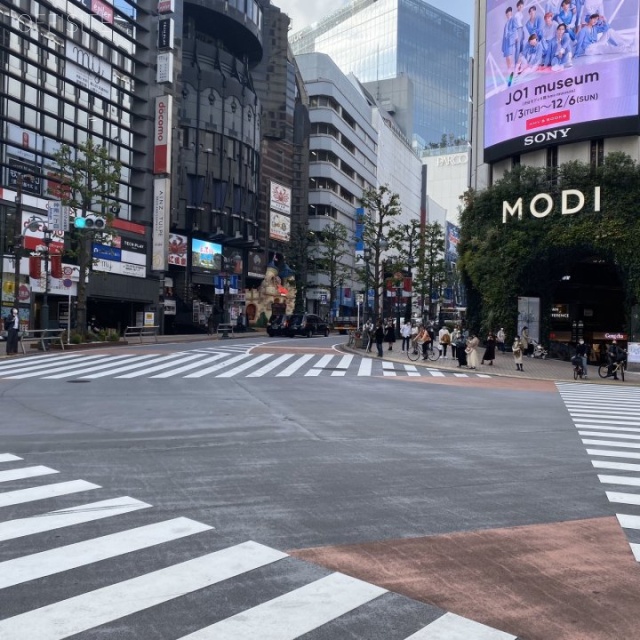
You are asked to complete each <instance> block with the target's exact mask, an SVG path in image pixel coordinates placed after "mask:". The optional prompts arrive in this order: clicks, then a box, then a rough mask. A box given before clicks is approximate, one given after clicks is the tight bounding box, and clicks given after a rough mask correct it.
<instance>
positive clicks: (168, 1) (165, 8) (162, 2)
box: [158, 0, 176, 14]
mask: <svg viewBox="0 0 640 640" xmlns="http://www.w3.org/2000/svg"><path fill="white" fill-rule="evenodd" d="M175 12H176V3H175V0H158V13H160V14H162V13H175Z"/></svg>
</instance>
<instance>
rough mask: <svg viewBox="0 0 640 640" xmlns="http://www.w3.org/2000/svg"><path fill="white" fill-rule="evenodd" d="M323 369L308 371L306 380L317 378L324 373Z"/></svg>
mask: <svg viewBox="0 0 640 640" xmlns="http://www.w3.org/2000/svg"><path fill="white" fill-rule="evenodd" d="M322 371H323V369H309V371H307V373H305V374H304V376H305V378H308V377H309V376H311V377H317V376H319V375H320V374H321V373H322Z"/></svg>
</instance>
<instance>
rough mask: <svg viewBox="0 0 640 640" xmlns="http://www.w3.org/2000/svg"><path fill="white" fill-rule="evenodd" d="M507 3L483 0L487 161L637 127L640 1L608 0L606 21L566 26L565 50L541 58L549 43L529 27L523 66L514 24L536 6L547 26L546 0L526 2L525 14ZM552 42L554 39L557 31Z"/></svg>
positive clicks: (539, 18) (537, 17) (629, 131)
mask: <svg viewBox="0 0 640 640" xmlns="http://www.w3.org/2000/svg"><path fill="white" fill-rule="evenodd" d="M508 4H509V3H506V2H503V1H502V0H487V3H486V11H487V13H486V16H485V24H486V32H485V35H486V38H485V42H486V50H485V59H484V78H485V86H484V114H485V115H484V117H485V120H484V147H485V149H484V160H485V162H493V161H495V160H498V159H500V158H503V157H506V156H509V155H513V154H518V153H524V152H526V151H532V150H534V149H536V148H539V147H545V146H547V145H549V144H558V143H562V142H576V141H578V140H584V139H588V138H590V137H596V136H601V135H602V132H603V131H606V132H607V135H610V136H614V135H623V134H625V133H627V134H636V135H637V133H638V122H637V117H638V75H639V58H638V53H637V46H638V18H639V13H640V3H638V2H620V3H616V4H615V10H614V5H613V3H611V5H610V6H609V5H607V7H608V8H606V9H604V11H605V15H606V22H605V21H604V19H602V20H601V19H600V18H598V19H597V20H595V21H594V22H593V23H592V24H587V25H586V26H583V27H582V28H581V29H580V31H579V32H578V33H577V35H576V36H575V37H569V34H566V35H567V38H566V41H565V42H564V43H563V47H562V48H564V49H565V50H566V53H561V54H560V56H556V57H555V58H552V59H550V60H548V59H547V60H545V58H544V57H541V58H540V61H539V62H538V57H537V56H540V53H541V50H542V49H543V47H545V46H546V45H544V44H543V43H537V42H536V44H535V45H532V44H529V43H528V41H527V40H528V34H529V31H528V30H527V29H524V33H525V36H526V39H525V41H524V43H523V46H524V51H523V53H521V54H520V57H519V61H518V66H516V61H515V55H514V51H515V47H516V46H517V45H516V38H517V33H518V28H517V24H518V23H519V24H520V25H522V24H523V23H527V21H528V20H529V17H530V16H529V15H528V14H529V13H530V11H529V10H530V9H531V8H533V9H534V11H535V10H536V9H537V14H534V17H535V20H536V21H537V22H538V23H539V24H540V28H541V30H542V31H543V32H544V23H543V20H544V12H543V7H544V3H540V4H538V5H536V4H531V3H527V8H525V9H524V12H523V15H522V16H517V15H516V13H517V6H516V3H515V2H514V3H512V4H511V5H510V6H511V11H508V10H507V8H508V7H507V5H508ZM557 4H558V3H556V5H557ZM579 4H580V3H578V5H579ZM572 6H574V5H573V3H572ZM583 6H584V3H583ZM600 6H602V5H600ZM574 11H575V8H574ZM600 13H602V11H600ZM520 20H521V21H520ZM551 24H555V23H553V22H552V23H551ZM520 31H522V29H520ZM543 38H544V35H543ZM551 42H552V44H553V43H554V42H555V33H554V39H553V41H551ZM549 46H551V45H549ZM528 47H533V49H528ZM562 48H559V49H555V47H554V48H553V49H552V50H561V49H562ZM569 53H571V54H572V55H571V57H569V55H568V54H569ZM527 60H531V63H530V64H529V63H528V62H527ZM541 65H542V67H541ZM605 121H606V122H605Z"/></svg>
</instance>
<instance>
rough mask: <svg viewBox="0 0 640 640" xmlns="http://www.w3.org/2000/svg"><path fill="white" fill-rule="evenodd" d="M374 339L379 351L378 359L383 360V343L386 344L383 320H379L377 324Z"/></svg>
mask: <svg viewBox="0 0 640 640" xmlns="http://www.w3.org/2000/svg"><path fill="white" fill-rule="evenodd" d="M374 337H375V341H376V348H377V349H378V358H382V355H383V352H382V343H383V342H384V328H383V326H382V320H378V322H377V323H376V330H375V333H374Z"/></svg>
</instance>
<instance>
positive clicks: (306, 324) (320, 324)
mask: <svg viewBox="0 0 640 640" xmlns="http://www.w3.org/2000/svg"><path fill="white" fill-rule="evenodd" d="M285 334H286V335H288V336H289V337H290V338H293V336H296V335H300V336H307V338H310V337H311V336H312V335H314V334H319V335H322V336H325V337H326V336H328V335H329V325H328V324H327V323H326V322H325V321H324V320H323V319H322V318H321V317H320V316H316V315H314V314H313V313H294V314H293V315H292V316H289V320H288V322H287V327H286V329H285Z"/></svg>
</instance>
